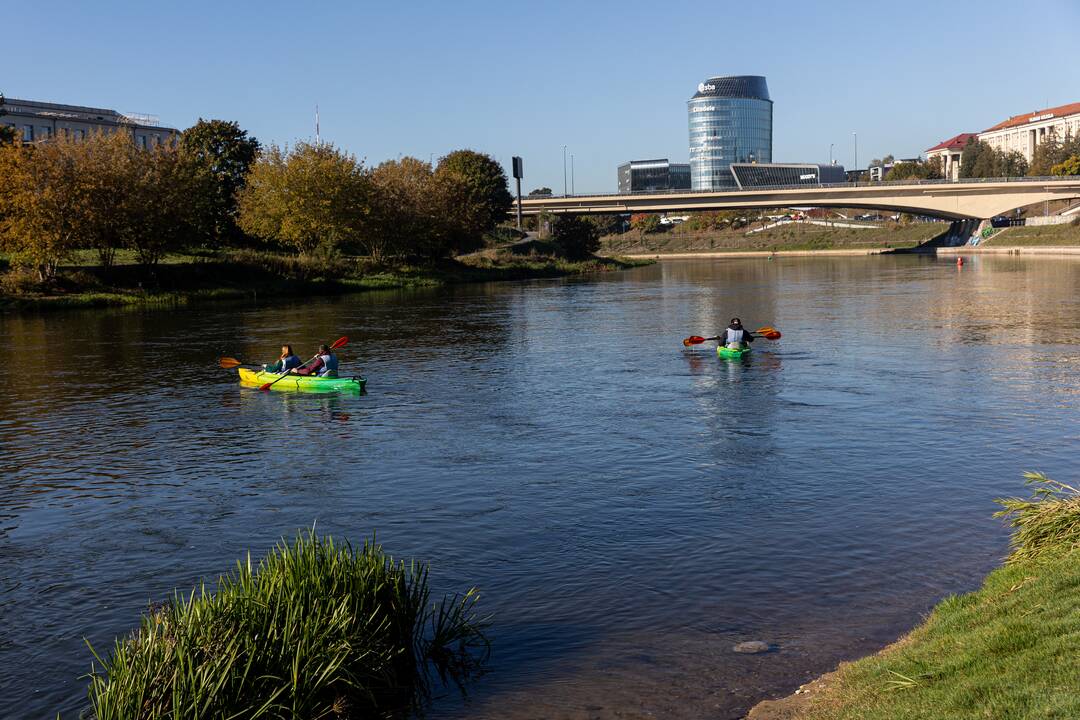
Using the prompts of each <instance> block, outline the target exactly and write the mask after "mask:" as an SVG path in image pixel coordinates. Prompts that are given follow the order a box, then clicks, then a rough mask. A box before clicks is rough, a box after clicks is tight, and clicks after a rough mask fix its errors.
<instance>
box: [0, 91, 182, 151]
mask: <svg viewBox="0 0 1080 720" xmlns="http://www.w3.org/2000/svg"><path fill="white" fill-rule="evenodd" d="M0 124H4V125H9V126H11V127H13V128H15V129H16V130H17V131H18V132H19V134H20V135H22V139H23V142H24V143H35V142H41V141H42V140H48V139H49V138H52V137H58V136H67V137H70V138H72V139H74V140H82V139H83V138H86V137H88V136H89V135H92V134H93V133H95V132H100V133H113V132H116V131H118V130H123V131H125V132H129V133H131V137H132V139H133V140H134V141H135V144H136V145H138V146H139V147H142V148H147V147H153V146H154V145H161V144H164V143H170V142H173V141H174V139H175V137H176V135H177V134H178V133H179V130H177V129H175V128H170V127H163V126H162V125H160V124H159V123H158V121H157V118H155V117H152V116H149V115H137V114H134V113H119V112H117V111H115V110H106V109H104V108H92V107H84V106H82V105H60V104H58V103H48V102H41V101H38V100H17V99H15V98H4V97H3V96H2V95H0Z"/></svg>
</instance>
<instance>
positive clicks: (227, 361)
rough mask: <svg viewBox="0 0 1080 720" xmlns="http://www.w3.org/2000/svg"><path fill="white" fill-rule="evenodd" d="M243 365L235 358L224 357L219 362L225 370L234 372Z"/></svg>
mask: <svg viewBox="0 0 1080 720" xmlns="http://www.w3.org/2000/svg"><path fill="white" fill-rule="evenodd" d="M243 364H244V363H242V362H240V361H239V360H237V359H236V358H234V357H223V358H221V359H220V360H218V365H220V366H221V367H223V368H225V369H226V370H232V369H233V368H235V367H240V366H241V365H243Z"/></svg>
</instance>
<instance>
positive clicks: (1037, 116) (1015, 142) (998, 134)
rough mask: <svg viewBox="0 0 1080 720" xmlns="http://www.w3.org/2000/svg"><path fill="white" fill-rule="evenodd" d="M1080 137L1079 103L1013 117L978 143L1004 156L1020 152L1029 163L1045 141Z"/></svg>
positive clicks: (980, 138) (999, 124) (986, 131)
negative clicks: (1037, 148)
mask: <svg viewBox="0 0 1080 720" xmlns="http://www.w3.org/2000/svg"><path fill="white" fill-rule="evenodd" d="M1051 137H1056V138H1057V139H1058V140H1065V139H1066V138H1075V137H1080V103H1071V104H1069V105H1059V106H1058V107H1052V108H1047V109H1045V110H1036V111H1035V112H1032V113H1025V114H1024V115H1014V116H1012V117H1011V118H1009V119H1008V120H1003V121H1001V122H999V123H998V124H997V125H995V126H993V127H992V128H988V129H986V130H983V131H982V132H981V133H979V141H980V142H984V143H986V144H987V145H989V146H990V147H992V148H994V149H995V150H1001V151H1002V152H1007V153H1008V152H1013V151H1016V152H1019V153H1020V154H1021V155H1023V156H1024V158H1025V159H1027V161H1028V162H1029V163H1030V162H1031V161H1032V160H1033V159H1034V157H1035V148H1036V146H1038V145H1039V144H1040V143H1042V142H1043V141H1044V140H1046V139H1048V138H1051Z"/></svg>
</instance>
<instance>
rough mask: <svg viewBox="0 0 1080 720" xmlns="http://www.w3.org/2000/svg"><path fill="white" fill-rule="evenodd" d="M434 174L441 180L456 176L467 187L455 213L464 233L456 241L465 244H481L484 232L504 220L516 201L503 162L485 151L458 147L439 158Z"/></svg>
mask: <svg viewBox="0 0 1080 720" xmlns="http://www.w3.org/2000/svg"><path fill="white" fill-rule="evenodd" d="M435 176H436V178H437V179H438V180H439V181H440V182H442V183H449V182H450V181H451V180H456V181H457V182H458V183H460V184H461V187H462V188H463V189H464V196H463V197H462V200H463V201H464V202H463V204H462V205H461V207H459V208H457V210H456V212H455V214H454V215H455V218H456V220H457V223H456V225H457V227H458V232H459V233H461V235H462V237H460V238H459V239H458V240H457V242H458V244H459V245H461V246H463V247H464V246H467V245H472V244H475V245H477V246H478V245H479V241H480V238H481V236H482V235H483V234H484V233H486V232H488V231H490V230H491V229H493V228H494V227H495V226H496V225H498V224H499V223H500V222H502V221H503V220H504V219H505V218H506V214H507V213H508V212H509V211H510V206H511V205H512V204H513V201H514V200H513V198H512V197H511V196H510V191H509V190H507V180H506V173H505V172H504V171H503V169H502V166H501V165H499V163H497V162H495V160H494V159H492V158H491V157H490V156H488V155H484V154H483V153H478V152H475V151H473V150H456V151H454V152H452V153H450V154H449V155H447V156H446V157H444V158H442V159H440V160H439V164H438V165H437V166H436V168H435Z"/></svg>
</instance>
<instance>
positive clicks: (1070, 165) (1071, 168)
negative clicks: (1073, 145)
mask: <svg viewBox="0 0 1080 720" xmlns="http://www.w3.org/2000/svg"><path fill="white" fill-rule="evenodd" d="M1050 174H1051V175H1080V155H1073V156H1072V157H1070V158H1068V159H1066V160H1065V161H1063V162H1060V163H1058V164H1057V165H1055V166H1054V167H1052V168H1050Z"/></svg>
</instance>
